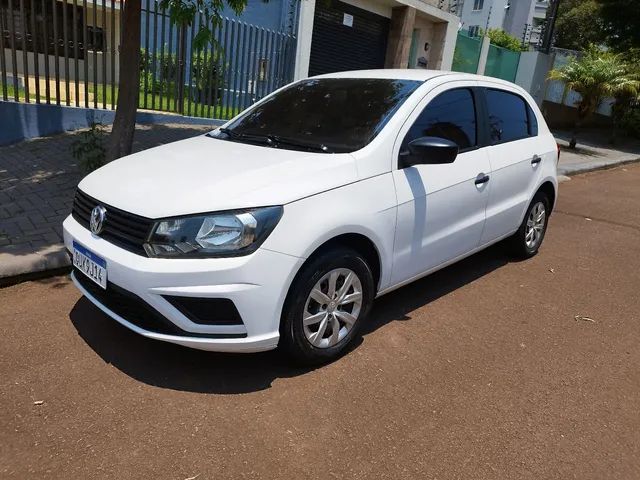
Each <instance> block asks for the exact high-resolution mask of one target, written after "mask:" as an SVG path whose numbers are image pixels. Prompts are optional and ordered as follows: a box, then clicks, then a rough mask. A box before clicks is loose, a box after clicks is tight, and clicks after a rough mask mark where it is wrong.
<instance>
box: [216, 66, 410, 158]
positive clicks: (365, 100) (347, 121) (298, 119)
mask: <svg viewBox="0 0 640 480" xmlns="http://www.w3.org/2000/svg"><path fill="white" fill-rule="evenodd" d="M420 83H421V82H417V81H413V80H393V79H382V78H321V79H308V80H303V81H300V82H297V83H294V84H293V85H290V86H289V87H286V88H285V89H283V90H282V91H280V92H278V93H276V94H275V95H273V96H271V97H270V98H268V99H267V100H265V101H264V102H262V103H260V104H258V105H256V106H255V107H253V108H251V109H249V110H248V111H247V112H246V113H245V114H243V115H242V116H241V117H239V118H238V119H236V120H235V121H234V122H232V123H231V124H230V125H228V127H227V128H226V129H221V130H220V131H219V133H217V134H216V136H217V137H219V138H224V139H225V140H230V141H239V142H246V143H258V144H262V143H263V144H266V145H270V146H273V147H277V148H287V149H296V150H315V151H319V152H325V153H334V152H353V151H355V150H359V149H360V148H362V147H364V146H365V145H367V144H368V143H369V142H371V140H373V138H374V137H375V136H376V135H377V134H378V132H379V131H380V130H381V129H382V128H383V127H384V125H385V124H386V123H387V121H388V120H389V119H390V118H391V116H392V115H393V114H394V112H395V111H396V110H397V109H398V108H399V107H400V105H402V102H404V100H405V99H406V98H407V97H408V96H409V95H410V94H411V93H412V92H413V91H414V90H415V89H416V88H417V87H418V86H419V85H420Z"/></svg>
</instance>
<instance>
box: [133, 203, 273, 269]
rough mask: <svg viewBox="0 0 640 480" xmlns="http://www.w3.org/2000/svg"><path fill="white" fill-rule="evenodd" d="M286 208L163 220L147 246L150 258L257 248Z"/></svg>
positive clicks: (222, 253)
mask: <svg viewBox="0 0 640 480" xmlns="http://www.w3.org/2000/svg"><path fill="white" fill-rule="evenodd" d="M282 211H283V209H282V207H265V208H256V209H251V210H238V211H233V212H220V213H209V214H204V215H192V216H188V217H178V218H167V219H164V220H159V221H157V222H156V224H155V225H154V227H153V231H152V233H151V236H150V237H149V241H148V242H147V243H145V244H144V249H145V251H146V252H147V254H148V255H149V256H150V257H221V256H238V255H247V254H249V253H251V252H253V251H255V250H256V249H257V248H258V247H259V246H260V245H261V244H262V242H264V240H265V239H266V238H267V237H268V236H269V234H270V233H271V231H272V230H273V229H274V228H275V226H276V225H277V224H278V221H279V220H280V217H281V216H282Z"/></svg>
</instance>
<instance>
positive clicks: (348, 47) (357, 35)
mask: <svg viewBox="0 0 640 480" xmlns="http://www.w3.org/2000/svg"><path fill="white" fill-rule="evenodd" d="M390 22H391V21H390V20H389V19H388V18H385V17H383V16H380V15H376V14H375V13H371V12H368V11H366V10H362V9H361V8H357V7H354V6H352V5H348V4H346V3H342V2H338V1H329V2H327V1H322V0H319V1H317V2H316V11H315V16H314V20H313V37H312V39H311V57H310V59H309V60H310V62H309V75H320V74H322V73H331V72H340V71H342V70H364V69H367V68H383V67H384V57H385V53H386V50H387V36H388V34H389V24H390Z"/></svg>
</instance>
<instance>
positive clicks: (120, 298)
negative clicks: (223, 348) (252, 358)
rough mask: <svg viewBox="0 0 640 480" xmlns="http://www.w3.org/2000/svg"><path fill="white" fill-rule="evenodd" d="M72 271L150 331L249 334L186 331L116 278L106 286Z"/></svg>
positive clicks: (189, 334)
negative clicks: (115, 281)
mask: <svg viewBox="0 0 640 480" xmlns="http://www.w3.org/2000/svg"><path fill="white" fill-rule="evenodd" d="M73 275H74V277H75V279H76V280H77V281H78V283H79V284H80V285H82V287H83V288H84V289H85V290H86V291H87V292H89V293H90V294H91V296H92V297H94V298H95V299H96V300H97V301H98V302H100V303H101V304H102V305H104V306H105V307H107V308H108V309H109V310H111V311H112V312H113V313H115V314H117V315H119V316H120V317H122V318H124V319H125V320H126V321H127V322H129V323H132V324H133V325H135V326H137V327H140V328H142V329H143V330H146V331H148V332H153V333H163V334H165V335H177V336H180V337H203V338H242V337H246V336H247V335H246V334H244V333H241V334H235V333H234V334H211V333H193V332H187V331H186V330H182V329H181V328H180V327H178V326H177V325H175V324H174V323H173V322H171V321H170V320H169V319H167V318H166V317H165V316H164V315H162V314H161V313H160V312H158V311H157V310H156V309H155V308H153V307H152V306H151V305H149V304H148V303H147V302H145V301H144V300H143V299H142V298H140V297H139V296H137V295H136V294H135V293H132V292H130V291H128V290H125V289H124V288H122V287H119V286H118V285H116V284H114V283H113V282H108V283H107V289H106V290H105V289H103V288H102V287H100V286H99V285H96V284H95V283H94V282H93V281H91V280H90V279H89V278H88V277H87V276H86V275H84V274H83V273H82V272H81V271H80V270H78V269H77V268H74V269H73Z"/></svg>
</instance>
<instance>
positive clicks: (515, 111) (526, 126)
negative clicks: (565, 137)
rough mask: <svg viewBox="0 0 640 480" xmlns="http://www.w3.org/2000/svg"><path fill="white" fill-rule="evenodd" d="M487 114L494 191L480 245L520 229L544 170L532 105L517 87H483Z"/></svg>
mask: <svg viewBox="0 0 640 480" xmlns="http://www.w3.org/2000/svg"><path fill="white" fill-rule="evenodd" d="M483 92H484V94H485V99H486V111H487V114H488V127H489V132H488V136H489V143H490V146H489V147H488V148H487V149H486V150H487V151H488V154H489V161H490V162H491V172H492V173H491V191H490V192H489V203H488V205H487V221H486V224H485V229H484V233H483V235H482V240H481V244H483V245H484V244H487V243H491V242H493V241H495V240H497V239H499V238H502V237H505V236H507V235H509V234H511V233H513V232H514V231H516V230H517V229H518V227H519V226H520V222H521V221H522V217H523V215H524V210H525V209H526V207H527V206H528V202H529V200H530V199H531V197H532V195H533V193H534V192H533V190H534V189H535V188H536V185H538V183H539V179H540V176H541V172H542V169H541V168H540V166H541V159H542V157H543V156H544V155H545V154H546V152H545V151H541V143H544V142H541V141H540V139H539V138H538V125H537V122H536V120H535V115H534V114H533V111H532V110H531V107H530V106H529V104H528V103H527V101H526V100H525V99H524V97H523V96H521V95H520V94H519V93H518V91H517V90H515V89H512V90H510V89H509V87H500V88H484V89H483Z"/></svg>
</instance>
